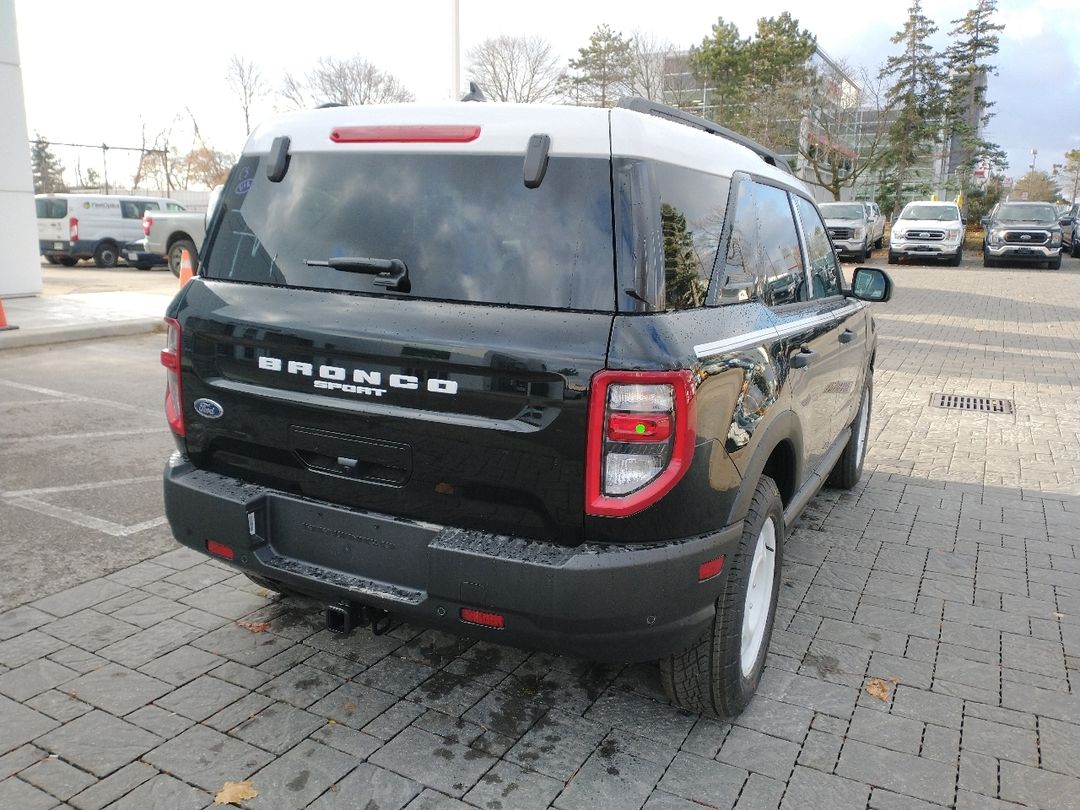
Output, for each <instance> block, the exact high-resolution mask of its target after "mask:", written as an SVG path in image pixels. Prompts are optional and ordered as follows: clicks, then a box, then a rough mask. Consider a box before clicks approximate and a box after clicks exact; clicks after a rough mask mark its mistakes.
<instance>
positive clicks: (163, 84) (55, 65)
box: [15, 0, 1080, 178]
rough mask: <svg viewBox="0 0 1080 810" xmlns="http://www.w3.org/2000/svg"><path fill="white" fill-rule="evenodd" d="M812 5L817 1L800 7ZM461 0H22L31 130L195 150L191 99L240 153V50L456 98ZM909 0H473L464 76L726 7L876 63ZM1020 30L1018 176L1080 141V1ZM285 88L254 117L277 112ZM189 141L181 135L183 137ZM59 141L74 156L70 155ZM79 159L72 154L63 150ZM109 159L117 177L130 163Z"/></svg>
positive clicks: (1025, 18)
mask: <svg viewBox="0 0 1080 810" xmlns="http://www.w3.org/2000/svg"><path fill="white" fill-rule="evenodd" d="M799 5H800V6H802V4H799ZM972 5H974V0H927V2H926V4H925V11H926V13H927V15H928V16H930V17H931V18H932V19H934V21H935V22H936V23H937V25H938V27H939V29H940V31H939V33H938V39H939V46H942V45H944V42H945V39H946V38H945V36H944V34H945V32H946V31H947V30H948V29H949V28H951V27H952V26H951V23H950V21H951V20H953V19H956V18H959V17H962V16H963V15H964V13H965V12H966V11H967V10H968V9H969V8H970V7H971V6H972ZM450 7H451V3H450V0H395V1H394V2H391V3H375V2H363V1H362V0H352V2H336V3H335V2H326V1H325V0H303V2H293V3H287V4H286V3H277V2H272V1H268V0H262V2H254V0H215V2H208V1H207V0H167V1H166V2H154V0H139V1H138V2H135V0H110V1H109V2H96V3H89V2H86V0H49V2H43V0H16V2H15V11H16V17H17V24H18V29H19V30H18V34H19V49H20V56H21V61H22V76H23V86H24V89H25V93H26V112H27V120H28V126H29V129H30V132H31V135H32V134H33V133H34V132H41V133H42V134H43V135H44V136H45V137H47V138H48V139H50V140H52V141H60V142H72V143H91V144H99V143H102V142H105V143H108V144H110V145H115V146H138V145H139V144H140V133H141V130H142V127H143V125H145V126H146V130H147V132H148V133H149V134H150V135H151V136H152V135H153V134H155V133H157V132H159V131H161V130H164V129H167V128H169V127H170V126H172V127H174V133H175V134H174V140H173V143H175V144H176V146H178V147H179V148H180V149H181V150H182V151H183V150H185V149H186V148H187V147H189V146H190V145H191V127H190V117H189V115H188V113H187V110H188V109H190V111H191V113H192V114H194V116H195V118H196V119H197V121H198V124H199V127H200V129H201V130H202V133H203V136H204V137H205V139H206V140H207V142H208V143H209V144H210V145H212V146H213V147H214V148H216V149H219V150H221V151H225V152H232V153H238V152H239V151H240V150H241V148H242V146H243V142H244V124H243V115H242V113H241V111H240V108H239V106H238V104H237V102H236V99H235V96H233V95H232V93H231V92H230V90H229V88H228V87H227V85H226V84H225V79H224V76H225V70H226V66H227V64H228V61H229V58H230V56H231V55H232V54H233V53H238V54H241V55H243V56H244V57H246V58H248V59H250V60H253V61H254V62H255V63H257V64H258V65H259V66H260V67H261V69H262V71H263V74H264V75H265V77H266V78H267V80H268V82H269V84H270V85H271V86H272V87H274V88H275V89H276V88H277V87H279V86H280V83H281V77H282V76H283V75H284V73H286V72H291V73H294V74H296V75H302V74H303V73H304V72H306V71H307V70H308V69H309V68H310V67H311V65H312V64H313V63H314V62H315V60H316V59H318V58H319V57H320V56H324V55H325V56H333V57H336V58H347V57H351V56H354V55H360V56H362V57H364V58H365V59H367V60H369V61H370V62H372V63H374V64H375V65H376V66H378V67H379V68H381V69H383V70H386V71H389V72H391V73H393V74H395V75H396V76H397V77H398V78H399V79H401V80H402V82H403V83H404V84H405V85H406V86H407V87H408V88H409V89H410V90H412V92H413V93H414V94H415V95H416V97H417V99H418V100H419V101H422V102H440V101H444V100H447V99H448V98H449V92H450V86H451V79H450V64H451V62H450V34H449V31H450V17H451V14H450ZM907 7H908V0H870V2H866V3H860V2H844V3H827V2H817V3H814V4H813V5H812V6H810V5H809V4H806V6H803V7H797V6H795V5H794V4H792V3H790V2H787V3H785V2H774V0H758V1H757V2H755V3H738V4H736V3H724V2H721V3H715V2H714V3H706V2H679V0H676V1H675V2H667V3H656V2H651V3H642V2H636V1H635V0H621V2H619V1H617V0H599V1H598V2H582V1H581V0H575V1H573V2H571V1H570V0H548V1H547V2H545V3H517V2H512V1H509V2H508V0H461V44H462V52H463V53H462V72H463V86H464V76H465V75H466V71H467V65H468V59H467V55H466V54H467V52H468V49H469V48H470V47H472V46H473V45H475V44H477V43H479V42H481V41H482V40H484V39H486V38H488V37H492V36H497V35H499V34H510V35H524V34H538V35H540V36H542V37H545V38H546V39H548V40H549V41H550V42H551V43H552V45H553V46H554V48H555V50H556V51H557V52H558V53H559V54H560V55H561V56H562V58H563V59H564V60H565V59H569V58H570V57H573V56H576V55H577V49H578V48H580V47H582V46H583V45H585V44H587V42H588V37H589V34H590V33H591V32H592V31H593V30H594V29H595V28H596V26H597V25H599V24H601V23H608V24H610V25H611V26H613V27H614V28H615V29H617V30H619V31H621V32H623V33H624V34H630V33H631V32H633V31H635V30H640V31H644V32H648V33H650V34H653V35H655V36H658V37H660V38H662V39H666V40H669V41H670V42H672V43H673V44H675V45H676V46H678V47H689V46H690V45H696V44H699V43H700V42H701V40H702V38H703V37H705V36H707V35H708V34H709V33H710V30H711V26H712V24H713V23H715V22H716V18H717V16H718V15H719V16H723V17H724V18H725V19H726V20H729V21H731V22H734V23H735V24H736V25H738V26H739V30H740V32H741V33H742V34H743V35H744V36H746V35H749V34H751V33H752V32H753V29H754V24H755V21H756V19H757V18H758V17H762V16H773V15H778V14H780V13H781V12H782V11H785V10H790V11H791V12H792V14H793V15H794V16H795V17H796V18H797V19H798V20H799V22H800V24H801V25H802V26H803V27H805V28H808V29H809V30H810V31H811V32H812V33H813V34H815V35H816V36H817V38H818V43H819V45H820V46H821V47H822V48H823V49H824V50H825V51H826V52H827V53H828V54H829V55H831V56H833V57H834V58H836V59H840V60H844V61H846V62H848V63H850V64H853V65H862V66H866V67H868V68H872V69H876V68H877V67H878V66H879V65H880V64H881V63H882V62H883V61H884V59H885V58H886V57H888V56H889V55H890V54H892V53H895V52H896V49H897V46H894V45H892V44H891V43H890V42H889V37H890V36H891V35H892V34H893V33H895V32H896V31H898V30H899V29H900V27H901V26H902V24H903V21H904V20H905V19H906V16H907ZM998 20H999V21H1000V22H1003V23H1004V24H1005V26H1006V27H1005V31H1004V32H1003V33H1002V41H1001V52H1000V53H999V54H998V56H997V59H996V64H997V66H998V70H999V75H997V76H995V77H991V79H990V88H989V97H990V99H991V100H992V101H994V102H996V105H995V107H994V112H995V113H996V117H995V118H994V119H993V120H992V122H991V124H990V127H989V129H988V131H987V136H988V138H989V139H990V140H992V141H995V142H997V143H999V144H1000V145H1001V146H1002V147H1003V148H1004V149H1005V150H1006V151H1007V152H1008V154H1009V158H1010V163H1011V166H1010V173H1011V174H1013V175H1017V176H1018V175H1020V174H1023V173H1024V172H1025V171H1026V170H1027V166H1028V164H1029V163H1030V162H1031V159H1032V157H1031V150H1032V149H1037V150H1038V157H1037V159H1036V167H1037V168H1040V169H1049V168H1050V166H1051V165H1052V164H1053V163H1060V162H1062V161H1063V154H1064V152H1065V151H1067V150H1068V149H1075V148H1078V147H1080V8H1078V4H1077V0H999V15H998ZM274 101H275V99H274V98H273V96H270V97H268V98H266V99H264V100H263V101H262V102H261V103H260V104H259V105H258V108H257V109H256V110H255V112H254V115H253V122H257V121H258V120H261V119H262V118H265V117H267V116H269V115H272V114H273V113H274ZM177 141H179V142H177ZM58 151H59V150H58ZM100 155H101V153H100V150H83V152H82V155H81V156H80V159H81V163H82V166H83V169H84V170H85V169H86V168H89V167H91V166H94V167H96V168H97V169H98V171H99V172H100V163H101V156H100ZM61 156H62V158H63V159H64V162H65V164H67V165H68V167H69V168H70V167H71V166H72V164H73V162H74V156H73V154H71V153H69V152H67V151H65V152H61ZM114 161H115V162H116V163H117V164H120V163H122V162H123V159H122V157H121V155H120V154H119V153H116V152H114V153H111V154H110V157H109V169H110V177H111V178H113V177H117V176H118V175H122V174H123V172H124V169H125V168H126V167H123V166H120V165H114Z"/></svg>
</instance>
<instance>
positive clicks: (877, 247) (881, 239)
mask: <svg viewBox="0 0 1080 810" xmlns="http://www.w3.org/2000/svg"><path fill="white" fill-rule="evenodd" d="M884 246H885V237H884V236H879V237H878V238H877V241H875V242H874V249H875V250H881V248H882V247H884Z"/></svg>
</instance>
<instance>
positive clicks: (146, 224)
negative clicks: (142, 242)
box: [142, 214, 154, 236]
mask: <svg viewBox="0 0 1080 810" xmlns="http://www.w3.org/2000/svg"><path fill="white" fill-rule="evenodd" d="M153 224H154V218H153V217H152V216H150V215H149V214H144V215H143V218H142V232H143V236H149V235H150V227H151V226H152V225H153Z"/></svg>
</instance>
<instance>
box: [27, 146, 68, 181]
mask: <svg viewBox="0 0 1080 810" xmlns="http://www.w3.org/2000/svg"><path fill="white" fill-rule="evenodd" d="M30 166H31V169H32V171H33V173H34V193H35V194H53V193H55V192H59V191H67V186H66V185H65V184H64V166H63V164H61V163H60V159H59V158H58V157H57V156H56V155H55V154H54V153H53V151H52V144H50V143H49V142H48V141H47V140H45V138H44V137H43V136H42V135H41V133H40V132H35V133H34V141H33V143H32V144H31V145H30Z"/></svg>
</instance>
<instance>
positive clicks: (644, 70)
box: [630, 31, 679, 101]
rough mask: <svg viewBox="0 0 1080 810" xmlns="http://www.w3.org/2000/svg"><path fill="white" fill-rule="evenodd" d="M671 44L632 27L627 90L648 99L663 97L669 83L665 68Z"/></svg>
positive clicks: (671, 59) (672, 51) (669, 63)
mask: <svg viewBox="0 0 1080 810" xmlns="http://www.w3.org/2000/svg"><path fill="white" fill-rule="evenodd" d="M675 54H676V50H675V46H674V45H672V44H671V43H670V42H668V41H666V40H662V39H660V38H659V37H657V36H656V35H654V34H650V33H646V32H644V31H635V32H634V33H633V36H632V37H631V39H630V56H631V63H630V92H631V94H633V95H635V96H641V97H642V98H647V99H649V100H650V101H665V100H667V96H668V95H669V92H668V91H671V90H673V89H674V90H676V91H677V90H678V89H679V88H672V87H669V85H670V84H671V81H670V78H669V77H668V75H667V74H668V72H669V71H670V70H671V69H672V65H673V62H674V61H675Z"/></svg>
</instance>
